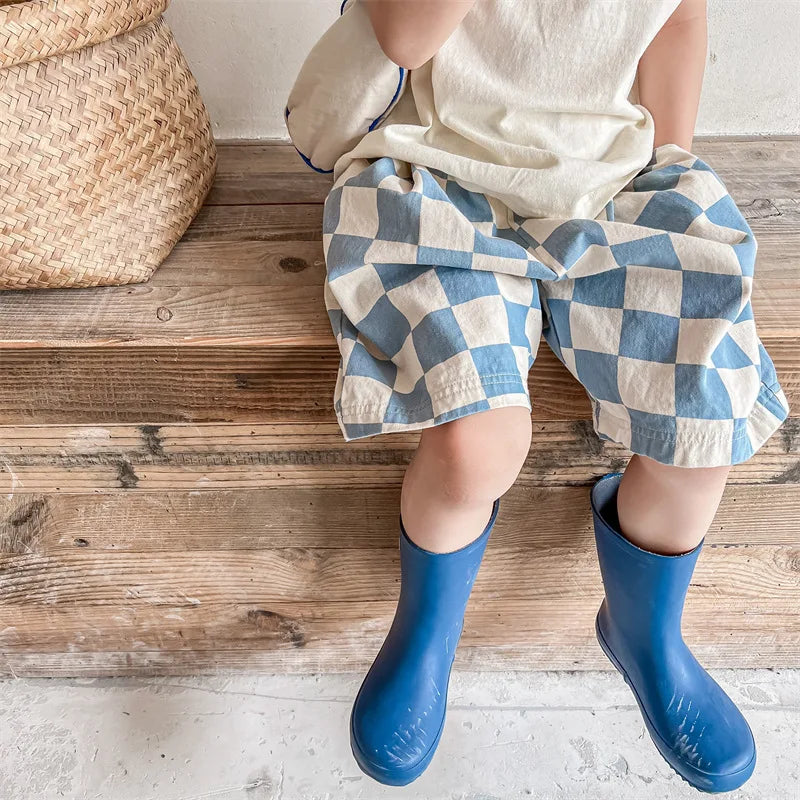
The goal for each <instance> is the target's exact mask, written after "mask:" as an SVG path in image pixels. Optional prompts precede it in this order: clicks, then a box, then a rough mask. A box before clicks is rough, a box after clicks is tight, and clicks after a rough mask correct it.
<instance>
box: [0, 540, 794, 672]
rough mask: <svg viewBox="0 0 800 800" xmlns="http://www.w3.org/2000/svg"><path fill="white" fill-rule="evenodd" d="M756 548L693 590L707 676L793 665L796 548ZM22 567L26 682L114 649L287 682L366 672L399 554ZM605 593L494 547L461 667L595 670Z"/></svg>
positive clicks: (15, 658)
mask: <svg viewBox="0 0 800 800" xmlns="http://www.w3.org/2000/svg"><path fill="white" fill-rule="evenodd" d="M745 548H746V550H738V549H735V548H734V549H732V548H729V547H728V548H726V547H719V548H709V549H708V550H707V551H706V552H705V553H704V556H703V558H702V559H701V563H700V564H699V566H698V568H697V571H696V573H695V580H694V582H693V585H692V587H691V589H690V596H689V602H688V607H687V613H686V617H685V631H686V636H687V640H688V641H689V642H690V643H692V642H695V641H696V642H698V643H701V646H700V647H699V648H698V650H697V652H698V655H699V656H700V657H701V658H702V659H703V660H704V661H705V662H706V663H707V664H708V665H709V666H732V665H734V664H735V665H736V666H742V665H744V664H746V665H747V666H767V665H769V666H771V667H773V668H774V667H776V666H783V665H795V666H796V665H797V664H798V663H800V612H798V609H799V608H800V603H799V602H798V601H800V585H798V581H797V568H796V561H797V555H796V549H793V548H776V547H759V546H745ZM14 561H15V563H14V564H13V565H12V566H11V568H9V567H8V566H7V567H6V569H5V570H4V574H5V576H6V577H4V579H3V582H2V585H0V597H1V598H2V601H3V602H2V604H0V651H2V652H3V653H4V655H5V657H6V659H7V663H8V664H10V665H12V666H13V664H14V662H16V663H17V666H15V667H14V672H15V673H16V674H20V672H22V674H25V671H24V669H22V670H21V669H20V666H19V664H20V662H19V658H20V657H22V658H23V659H24V656H25V655H26V654H28V655H32V654H44V653H50V654H51V655H56V654H71V656H72V657H73V659H74V658H76V657H78V656H80V655H84V654H85V660H84V661H83V664H84V666H86V665H87V664H93V663H94V665H95V666H96V661H95V659H96V657H97V655H98V654H101V653H102V651H106V650H111V651H115V652H117V653H122V652H125V651H127V652H128V653H130V654H131V656H133V657H138V658H139V659H141V657H142V655H143V654H144V653H148V654H150V653H154V652H156V651H157V652H158V653H159V656H158V658H159V659H160V660H161V662H162V663H165V664H168V663H170V655H172V654H174V655H176V656H177V657H178V658H180V657H181V655H183V656H184V657H185V655H186V653H187V652H191V653H193V654H196V655H198V656H200V657H202V656H203V655H205V658H206V659H209V658H215V659H220V660H222V661H229V660H233V659H235V658H236V654H237V653H240V656H239V657H240V658H243V657H247V656H248V655H250V654H252V653H253V651H259V655H260V656H261V657H262V658H263V659H265V660H267V659H268V660H269V663H270V665H271V667H272V668H273V669H276V670H278V671H293V670H297V669H298V668H300V669H308V668H309V666H311V664H313V665H314V666H315V667H317V668H321V669H337V670H338V669H355V668H363V667H364V666H366V664H367V663H368V661H369V659H370V658H371V657H372V656H374V653H375V652H376V651H377V649H378V647H379V645H380V641H381V639H382V637H383V636H384V635H385V632H386V630H387V629H388V626H389V623H390V621H391V615H392V613H393V609H394V604H395V602H396V596H397V591H398V562H397V556H396V553H395V551H394V550H381V549H378V550H368V551H363V550H350V551H337V550H328V551H324V552H322V553H320V552H319V551H313V550H307V549H303V550H298V549H296V548H290V549H288V550H281V551H238V552H231V551H214V552H212V553H207V552H204V551H194V552H192V553H191V554H186V553H180V552H178V553H169V552H165V553H162V554H153V553H149V554H147V555H146V556H142V555H140V554H126V553H112V554H86V555H85V556H82V557H78V556H74V557H72V558H67V557H62V558H59V559H52V558H42V557H37V556H17V557H14ZM9 576H10V577H9ZM499 587H502V588H501V589H500V588H499ZM601 596H602V590H601V587H600V582H599V571H598V569H597V564H596V560H595V556H594V554H593V553H592V552H591V551H588V550H566V549H564V548H558V549H556V550H548V549H536V550H534V549H532V548H525V549H520V548H507V547H506V548H504V547H502V546H498V547H492V548H490V549H489V550H488V551H487V554H486V557H485V559H484V563H483V566H482V568H481V571H480V574H479V576H478V579H477V581H476V583H475V587H474V590H473V595H472V601H471V605H470V609H469V611H468V614H467V619H466V624H465V630H464V637H463V644H464V648H463V652H461V653H460V657H461V661H460V662H459V666H465V665H470V666H474V663H473V664H471V663H470V662H471V661H472V660H473V659H474V660H476V661H478V662H479V663H480V665H481V667H482V668H486V669H505V668H523V669H524V668H530V666H531V664H535V665H536V666H537V667H538V668H545V667H552V668H554V667H562V668H565V667H566V668H570V667H575V666H580V667H582V668H586V667H594V666H598V665H599V664H600V659H599V653H598V652H597V651H596V650H595V649H594V648H595V645H593V644H592V640H591V630H592V627H591V623H592V617H593V615H594V613H595V612H596V609H597V607H598V605H599V601H600V599H601ZM23 615H24V616H23ZM23 618H24V621H25V624H24V626H23V625H20V624H19V623H20V620H21V619H23ZM576 661H577V662H578V663H577V664H576ZM465 662H466V664H465ZM23 663H24V662H23ZM73 663H74V662H73ZM177 663H179V662H175V664H171V666H172V667H173V668H174V667H175V665H176V664H177ZM183 663H184V669H186V668H187V667H188V669H186V671H188V672H194V671H195V670H194V663H191V662H190V663H189V664H187V663H186V661H185V659H184V661H183ZM140 664H141V662H140ZM140 669H141V667H140ZM140 674H145V671H144V670H142V671H141V672H140ZM150 674H152V673H150Z"/></svg>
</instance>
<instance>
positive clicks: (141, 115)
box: [0, 0, 216, 289]
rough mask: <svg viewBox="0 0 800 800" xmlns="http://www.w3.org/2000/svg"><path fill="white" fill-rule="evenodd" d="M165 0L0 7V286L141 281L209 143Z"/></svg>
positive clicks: (67, 0)
mask: <svg viewBox="0 0 800 800" xmlns="http://www.w3.org/2000/svg"><path fill="white" fill-rule="evenodd" d="M168 2H169V0H91V2H90V1H89V0H28V2H21V3H17V4H14V5H2V6H0V289H28V288H54V287H79V286H108V285H119V284H127V283H139V282H142V281H146V280H147V279H148V278H150V276H151V275H152V274H153V272H154V270H155V269H156V267H158V265H159V264H160V263H161V262H162V261H163V260H164V259H165V258H166V256H167V255H168V254H169V252H170V251H171V250H172V248H173V247H174V246H175V244H176V242H177V241H178V239H180V237H181V236H182V235H183V233H184V232H185V230H186V228H187V227H188V226H189V224H190V223H191V221H192V219H193V218H194V216H195V215H196V213H197V212H198V210H199V209H200V206H201V205H202V203H203V200H204V198H205V196H206V194H207V193H208V190H209V189H210V187H211V182H212V180H213V177H214V171H215V167H216V150H215V146H214V140H213V137H212V134H211V126H210V122H209V119H208V114H207V112H206V109H205V107H204V106H203V103H202V100H201V98H200V94H199V92H198V89H197V84H196V82H195V80H194V77H193V76H192V74H191V72H190V71H189V67H188V65H187V63H186V61H185V59H184V57H183V54H182V53H181V51H180V49H179V48H178V46H177V44H176V42H175V40H174V38H173V36H172V33H171V31H170V29H169V27H168V26H167V24H166V22H165V20H164V19H163V17H162V13H163V11H164V9H165V8H166V6H167V4H168Z"/></svg>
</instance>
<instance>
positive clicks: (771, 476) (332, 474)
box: [0, 418, 800, 493]
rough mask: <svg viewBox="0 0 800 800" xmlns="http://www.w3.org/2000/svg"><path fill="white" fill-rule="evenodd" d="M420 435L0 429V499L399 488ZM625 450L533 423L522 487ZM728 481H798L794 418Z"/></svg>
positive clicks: (257, 428)
mask: <svg viewBox="0 0 800 800" xmlns="http://www.w3.org/2000/svg"><path fill="white" fill-rule="evenodd" d="M418 439H419V434H418V433H417V432H411V433H391V434H383V435H380V436H371V437H367V438H364V439H358V440H355V441H352V442H348V443H345V442H344V440H343V438H342V435H341V431H340V430H339V427H338V425H336V424H332V423H324V422H321V423H307V424H296V423H274V424H257V423H254V424H250V425H243V424H238V423H231V424H219V425H214V424H207V425H206V424H204V425H191V424H185V425H184V424H169V425H160V426H159V425H107V426H70V425H50V426H2V427H0V441H2V442H3V447H2V454H3V458H2V460H0V492H6V493H31V492H62V493H68V492H87V491H113V490H116V491H124V492H131V491H161V490H167V489H173V490H179V489H191V490H196V491H203V490H209V489H223V488H227V489H232V488H251V489H255V488H268V487H286V488H289V487H304V486H313V487H353V486H356V485H358V486H362V487H385V486H397V485H399V484H400V482H401V481H402V476H403V473H404V472H405V468H406V466H407V464H408V462H409V459H410V458H411V455H412V453H413V451H414V450H415V448H416V444H417V441H418ZM628 455H629V453H628V452H627V451H626V450H624V449H623V448H622V447H621V446H620V445H617V444H613V443H610V442H602V441H601V440H600V439H598V437H597V436H596V435H595V433H594V431H593V430H592V425H591V422H589V421H586V420H574V421H571V422H561V421H552V422H535V423H534V425H533V441H532V445H531V448H530V451H529V453H528V458H527V460H526V462H525V464H524V466H523V468H522V471H521V472H520V475H519V477H518V479H517V480H518V483H519V484H520V485H524V486H570V485H588V484H589V483H591V482H593V481H594V480H595V479H596V478H598V477H600V476H601V475H603V474H604V473H606V472H608V471H615V470H619V469H622V468H623V467H624V466H625V464H626V463H627V458H628ZM730 481H731V482H732V483H734V484H748V483H749V484H752V483H775V484H784V483H786V484H795V483H798V482H799V481H800V420H798V419H797V418H792V419H789V420H787V421H786V423H785V424H784V425H783V426H782V427H781V428H780V429H779V431H778V433H777V434H776V435H775V436H773V437H771V438H770V439H769V440H768V441H767V442H766V444H765V445H764V446H763V447H762V448H761V449H760V450H759V451H758V453H756V455H755V456H754V457H753V458H751V459H750V460H748V461H746V462H744V463H742V464H739V465H737V466H736V467H735V468H734V469H733V470H732V472H731V476H730Z"/></svg>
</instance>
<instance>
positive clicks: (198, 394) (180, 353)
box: [0, 339, 800, 425]
mask: <svg viewBox="0 0 800 800" xmlns="http://www.w3.org/2000/svg"><path fill="white" fill-rule="evenodd" d="M765 345H766V347H767V349H768V350H769V353H770V355H771V356H772V359H773V361H774V362H775V367H776V369H777V372H778V376H779V378H780V380H781V384H782V386H783V389H784V392H785V393H786V396H787V398H788V400H789V405H790V407H791V408H792V409H793V411H794V412H795V413H796V414H798V415H800V362H798V358H797V354H798V353H799V352H800V339H791V340H769V339H766V340H765ZM338 366H339V350H338V349H337V347H336V346H335V345H334V344H328V345H325V346H322V345H320V346H316V347H292V346H284V345H276V346H267V347H237V346H233V345H229V346H224V347H207V346H206V347H204V346H196V347H100V348H66V349H57V348H31V349H14V350H6V351H5V352H4V353H3V356H2V358H0V419H2V422H3V423H4V424H6V425H17V424H19V425H24V424H40V425H50V424H67V423H72V424H92V425H97V424H108V423H115V422H117V423H119V422H132V423H140V422H153V423H159V424H161V423H166V422H333V421H334V413H333V390H334V384H335V381H336V372H337V369H338ZM528 385H529V390H530V394H531V401H532V405H533V411H532V414H533V419H535V420H558V419H561V420H568V419H573V420H574V419H590V418H591V409H590V406H589V401H588V399H587V396H586V392H585V391H584V390H583V387H582V386H581V385H580V384H579V383H578V382H577V381H576V380H575V379H574V378H573V377H572V375H571V374H570V373H569V372H568V371H567V370H566V369H565V368H564V366H563V365H562V364H561V362H560V361H558V359H557V358H556V357H555V355H553V353H552V351H551V350H550V348H549V347H548V346H547V344H546V343H545V342H544V341H542V343H541V344H540V347H539V352H538V354H537V357H536V362H535V364H534V366H533V369H532V370H531V372H530V375H529V379H528Z"/></svg>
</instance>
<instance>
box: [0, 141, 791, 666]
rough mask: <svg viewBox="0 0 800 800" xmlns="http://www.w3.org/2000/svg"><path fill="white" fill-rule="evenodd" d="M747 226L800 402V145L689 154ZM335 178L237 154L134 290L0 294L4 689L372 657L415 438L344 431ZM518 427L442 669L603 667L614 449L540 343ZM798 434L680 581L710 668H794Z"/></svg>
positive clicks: (292, 163)
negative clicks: (80, 678) (506, 478)
mask: <svg viewBox="0 0 800 800" xmlns="http://www.w3.org/2000/svg"><path fill="white" fill-rule="evenodd" d="M696 151H697V153H698V155H700V156H701V157H703V158H705V159H706V160H707V161H708V162H709V163H710V164H711V165H712V166H713V167H714V168H715V170H716V171H717V172H718V173H719V174H720V175H721V176H722V177H723V179H724V180H725V181H726V183H727V185H728V188H729V189H730V191H731V193H732V194H733V196H734V198H735V199H736V200H737V202H738V203H739V205H740V207H741V208H742V210H743V212H744V214H745V216H746V217H747V219H748V220H749V221H750V224H751V225H752V227H753V230H754V231H755V233H756V236H757V237H758V239H759V265H758V275H757V281H756V297H755V300H754V305H755V310H756V315H757V319H758V325H759V333H760V334H761V336H762V338H763V340H764V342H765V344H766V346H767V348H768V349H769V351H770V353H771V354H772V356H773V359H774V360H775V363H776V367H777V370H778V373H779V376H780V378H781V381H782V384H783V386H784V389H785V391H786V393H787V396H788V397H789V401H790V403H791V404H793V407H794V409H793V410H794V411H795V413H797V414H800V411H798V410H797V409H798V408H800V406H799V405H798V403H797V401H798V399H800V281H799V280H798V278H800V266H799V265H800V208H799V205H800V204H798V197H800V170H799V169H798V166H797V165H798V164H800V140H752V141H730V140H722V141H700V142H698V144H697V147H696ZM329 186H330V178H329V177H325V176H319V175H317V174H315V173H313V172H311V171H310V170H308V169H307V168H306V167H305V166H304V165H303V164H302V162H300V160H299V158H298V157H297V155H296V153H295V152H294V150H293V148H291V147H290V146H286V145H277V146H276V145H263V144H258V145H241V144H237V145H225V144H223V145H222V146H221V147H220V171H219V175H218V178H217V182H216V184H215V187H214V189H213V191H212V194H211V196H210V197H209V200H208V203H207V205H206V207H205V208H204V210H203V211H202V212H201V214H200V216H199V217H198V220H197V221H196V223H195V225H194V226H193V227H192V228H191V230H190V231H189V232H188V234H187V236H186V237H185V239H184V240H183V241H182V242H181V243H180V244H179V245H178V247H177V248H176V249H175V251H174V252H173V253H172V255H171V256H170V258H169V259H168V260H167V261H166V263H165V264H164V265H163V266H162V267H161V268H160V269H159V270H158V271H157V272H156V274H155V276H154V277H153V279H152V280H151V281H150V282H149V283H147V284H142V285H137V286H129V287H118V288H109V289H92V290H70V291H52V292H6V293H2V294H0V676H6V677H8V676H13V675H31V676H45V675H86V676H89V675H145V674H161V675H170V674H172V675H185V674H198V673H213V672H219V671H223V670H231V669H233V670H256V669H257V670H270V671H281V672H286V671H297V672H307V671H310V670H346V669H347V670H349V669H363V668H364V667H365V666H366V665H367V664H368V663H369V662H370V660H371V658H372V657H373V656H374V654H375V652H376V651H377V649H378V647H379V646H380V643H381V641H382V639H383V636H384V634H385V632H386V630H387V628H388V625H389V622H390V620H391V615H392V612H393V609H394V602H395V597H396V592H397V589H398V582H397V581H398V561H397V549H396V540H397V518H396V515H397V508H398V497H399V486H400V481H401V480H402V475H403V472H404V469H405V466H406V464H407V463H408V460H409V458H410V456H411V454H412V452H413V450H414V447H415V445H416V441H417V439H418V434H415V433H412V434H392V435H388V436H382V437H372V438H369V439H365V440H360V441H356V442H352V443H349V444H347V443H345V442H344V440H343V437H342V435H341V431H340V430H339V428H338V426H337V425H336V423H335V421H334V418H333V413H332V407H331V403H332V393H333V383H334V378H335V373H336V367H337V365H338V352H337V350H336V348H335V344H334V342H333V338H332V335H331V332H330V326H329V323H328V321H327V317H326V315H325V311H324V304H323V299H322V291H321V287H322V280H323V277H324V272H325V265H324V262H323V258H322V248H321V241H320V229H321V215H322V207H321V203H322V201H323V200H324V198H325V195H326V193H327V191H328V188H329ZM530 378H531V380H530V387H531V393H532V396H533V404H534V410H533V417H534V439H533V445H532V447H531V451H530V454H529V457H528V459H527V462H526V464H525V466H524V468H523V471H522V474H521V476H520V479H519V481H518V482H517V484H516V485H515V486H514V488H513V489H512V490H511V491H510V492H509V493H508V494H507V495H506V496H505V497H504V501H503V513H502V514H501V517H500V520H499V522H498V526H497V528H496V530H495V531H494V533H493V534H492V544H491V547H490V549H489V551H488V553H487V557H486V562H485V565H484V568H483V569H482V570H481V573H480V575H479V578H478V582H477V584H476V587H475V593H474V602H473V603H472V604H471V607H470V610H469V613H468V616H467V622H466V626H465V632H464V637H463V640H462V646H461V648H460V650H459V655H458V661H457V664H458V666H460V667H462V668H476V669H478V668H480V669H502V668H509V669H530V668H532V667H534V668H568V669H575V668H577V669H582V668H591V667H602V668H608V664H607V662H606V661H605V659H604V658H603V657H602V655H601V654H600V651H599V649H598V647H597V645H596V642H595V641H594V636H593V630H592V624H593V616H594V613H595V611H596V609H597V605H598V603H599V599H600V595H601V590H600V585H599V575H598V570H597V565H596V561H595V558H594V552H593V542H592V530H591V517H590V513H589V507H588V487H589V485H590V484H591V483H592V482H593V480H594V479H595V478H596V477H597V476H599V475H601V474H603V473H604V472H606V471H608V470H614V469H621V468H622V467H623V466H624V464H625V463H626V458H627V453H626V452H625V451H623V450H622V448H620V447H618V446H616V445H611V444H608V443H602V442H600V441H599V440H598V439H597V437H596V436H595V435H594V433H593V431H592V428H591V423H590V422H589V416H590V414H589V407H588V403H587V400H586V397H585V393H584V392H583V389H582V388H581V387H580V386H579V385H578V384H577V383H576V382H575V381H574V380H573V379H572V378H571V376H570V375H569V374H568V373H567V372H566V370H565V369H563V367H562V366H561V365H560V363H559V362H558V361H557V360H556V359H555V357H554V356H553V355H552V353H551V352H550V351H549V349H548V348H547V345H546V344H545V343H544V342H542V345H541V349H540V351H539V358H538V360H537V363H536V365H535V366H534V369H533V370H532V372H531V376H530ZM799 524H800V421H798V419H796V418H792V419H790V420H789V421H788V422H787V423H786V424H785V425H784V426H783V427H782V428H781V430H780V432H779V433H778V434H777V435H776V436H774V437H773V438H772V439H771V440H770V441H769V442H768V443H767V445H765V446H764V447H763V448H762V450H761V451H760V452H759V453H758V455H757V456H756V457H755V458H753V459H751V460H750V461H748V462H747V463H745V464H742V465H739V466H737V467H736V468H735V469H734V470H733V473H732V476H731V482H730V485H729V486H728V489H727V491H726V495H725V499H724V501H723V504H722V507H721V508H720V511H719V513H718V515H717V518H716V520H715V522H714V525H713V526H712V530H711V532H710V533H709V536H708V537H707V546H706V548H705V550H704V554H703V557H702V559H701V562H700V565H699V567H698V570H697V573H696V575H695V578H694V582H693V586H692V588H691V590H690V603H689V606H688V609H687V615H686V626H685V630H686V636H687V639H688V640H689V641H690V642H691V643H692V645H693V648H694V650H695V652H696V653H697V654H698V656H699V657H700V658H701V659H702V660H703V661H704V663H706V664H708V665H709V666H742V667H744V666H754V667H755V666H767V667H782V666H798V665H800V602H798V601H800V539H798V536H797V530H798V525H799Z"/></svg>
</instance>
